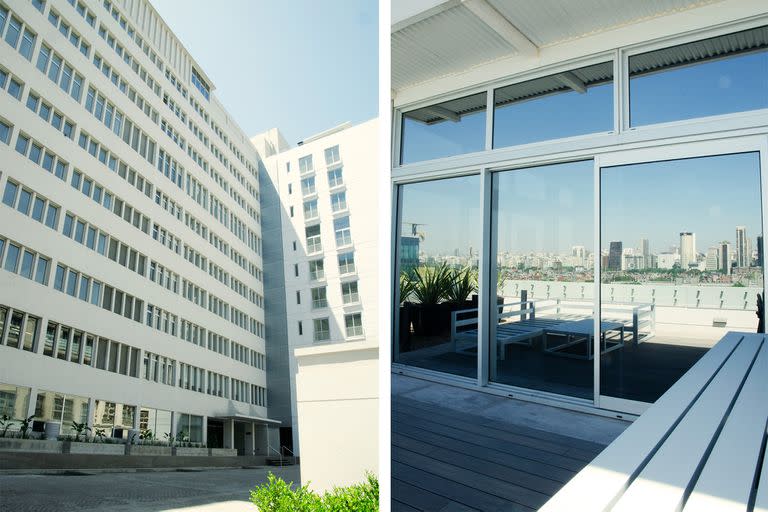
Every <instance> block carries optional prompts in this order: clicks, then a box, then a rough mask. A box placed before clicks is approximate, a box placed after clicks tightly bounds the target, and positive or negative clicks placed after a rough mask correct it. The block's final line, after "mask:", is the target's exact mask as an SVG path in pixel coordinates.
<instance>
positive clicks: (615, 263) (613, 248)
mask: <svg viewBox="0 0 768 512" xmlns="http://www.w3.org/2000/svg"><path fill="white" fill-rule="evenodd" d="M622 246H623V244H622V242H611V244H610V247H609V249H608V268H607V270H621V258H622V256H623V252H624V251H623V250H622Z"/></svg>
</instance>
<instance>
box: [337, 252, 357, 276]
mask: <svg viewBox="0 0 768 512" xmlns="http://www.w3.org/2000/svg"><path fill="white" fill-rule="evenodd" d="M354 271H355V253H354V252H344V253H341V254H339V274H341V275H344V274H351V273H353V272H354Z"/></svg>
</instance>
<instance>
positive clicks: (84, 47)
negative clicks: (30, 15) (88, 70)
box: [48, 7, 91, 58]
mask: <svg viewBox="0 0 768 512" xmlns="http://www.w3.org/2000/svg"><path fill="white" fill-rule="evenodd" d="M48 21H50V22H51V25H53V26H54V27H55V28H57V29H58V30H59V32H60V33H61V35H63V36H64V37H65V38H66V39H68V40H69V42H70V43H72V45H73V46H74V47H75V48H77V49H78V50H80V53H82V54H83V55H85V57H86V58H88V54H89V53H90V51H91V45H89V44H88V43H87V42H86V41H85V39H83V38H82V37H80V34H78V33H77V31H75V29H73V28H72V26H71V25H70V24H69V23H67V21H66V20H65V19H64V17H63V16H61V15H60V14H59V13H58V12H57V11H56V10H55V9H54V8H53V7H51V9H50V10H49V11H48Z"/></svg>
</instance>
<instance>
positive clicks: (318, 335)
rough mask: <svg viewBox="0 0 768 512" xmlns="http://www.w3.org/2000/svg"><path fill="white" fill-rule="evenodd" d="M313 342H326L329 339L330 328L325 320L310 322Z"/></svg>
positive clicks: (317, 319) (319, 319)
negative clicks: (312, 329)
mask: <svg viewBox="0 0 768 512" xmlns="http://www.w3.org/2000/svg"><path fill="white" fill-rule="evenodd" d="M312 325H313V327H314V340H315V341H328V340H330V339H331V328H330V323H329V322H328V319H327V318H316V319H314V320H312Z"/></svg>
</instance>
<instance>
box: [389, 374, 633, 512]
mask: <svg viewBox="0 0 768 512" xmlns="http://www.w3.org/2000/svg"><path fill="white" fill-rule="evenodd" d="M628 426H629V423H628V422H626V421H621V420H617V419H611V418H605V417H600V416H595V415H590V414H584V413H579V412H574V411H568V410H564V409H559V408H556V407H549V406H545V405H540V404H533V403H530V402H523V401H518V400H513V399H508V398H504V397H500V396H494V395H489V394H486V393H480V392H477V391H473V390H468V389H464V388H459V387H454V386H449V385H444V384H437V383H434V382H429V381H424V380H421V379H415V378H412V377H407V376H403V375H393V377H392V510H393V511H414V510H424V511H439V512H459V511H471V510H483V511H502V510H504V511H516V510H536V509H538V508H539V507H541V506H542V505H543V504H544V503H545V502H546V501H547V500H548V499H549V498H550V497H551V496H553V495H554V494H555V493H556V492H557V491H558V490H559V489H560V488H561V487H562V486H563V485H565V483H566V482H567V481H568V480H570V479H571V478H572V477H573V476H574V475H575V474H576V473H577V472H578V471H579V470H581V469H582V468H583V467H584V466H586V465H587V464H588V463H589V462H590V461H591V460H592V459H593V458H594V457H595V456H597V454H598V453H600V451H602V449H603V448H604V447H605V446H607V445H608V444H609V443H610V442H611V441H613V440H614V439H615V438H616V437H617V436H618V435H619V434H621V433H622V432H623V431H624V429H625V428H627V427H628Z"/></svg>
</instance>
